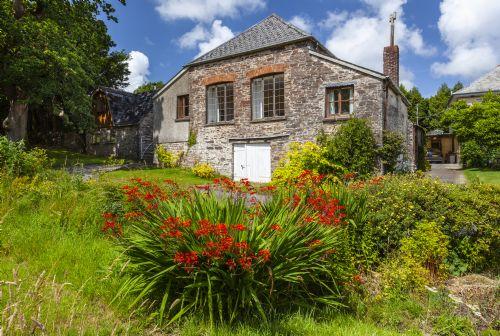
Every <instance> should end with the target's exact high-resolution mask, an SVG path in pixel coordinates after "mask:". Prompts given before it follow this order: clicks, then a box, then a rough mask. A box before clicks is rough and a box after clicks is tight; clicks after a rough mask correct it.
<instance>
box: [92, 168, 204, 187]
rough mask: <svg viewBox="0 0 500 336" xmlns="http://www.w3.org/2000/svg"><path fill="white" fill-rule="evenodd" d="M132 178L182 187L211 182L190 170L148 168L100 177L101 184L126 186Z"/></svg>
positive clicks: (116, 171)
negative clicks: (169, 183) (165, 182)
mask: <svg viewBox="0 0 500 336" xmlns="http://www.w3.org/2000/svg"><path fill="white" fill-rule="evenodd" d="M132 178H142V179H143V180H147V181H152V182H156V183H161V182H163V181H164V180H167V179H169V180H173V181H175V182H177V183H178V184H179V185H180V186H183V187H186V186H191V185H198V184H206V183H208V182H211V180H208V179H203V178H200V177H198V176H196V175H194V174H193V173H192V172H191V171H190V170H188V169H184V168H167V169H160V168H147V169H140V170H139V169H138V170H115V171H112V172H108V173H104V174H102V175H101V176H99V181H100V182H101V183H103V182H104V183H106V182H111V183H116V184H126V183H128V182H129V181H130V179H132Z"/></svg>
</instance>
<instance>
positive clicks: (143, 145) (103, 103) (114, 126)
mask: <svg viewBox="0 0 500 336" xmlns="http://www.w3.org/2000/svg"><path fill="white" fill-rule="evenodd" d="M154 94H155V92H154V91H150V92H144V93H139V94H134V93H130V92H126V91H123V90H119V89H113V88H108V87H99V88H98V89H97V90H95V91H94V93H93V94H92V114H93V116H94V118H95V124H96V129H95V130H94V131H93V132H90V133H88V134H87V136H86V151H87V153H89V154H93V155H97V156H111V155H112V156H115V157H118V158H124V159H129V160H135V161H145V162H146V163H148V164H150V163H152V162H153V153H154V144H153V99H152V98H153V95H154Z"/></svg>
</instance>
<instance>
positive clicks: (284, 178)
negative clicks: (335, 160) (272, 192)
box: [272, 142, 343, 185]
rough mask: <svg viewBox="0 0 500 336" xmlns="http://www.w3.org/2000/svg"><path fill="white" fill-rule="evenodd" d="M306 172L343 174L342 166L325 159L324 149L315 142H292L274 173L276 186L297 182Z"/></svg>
mask: <svg viewBox="0 0 500 336" xmlns="http://www.w3.org/2000/svg"><path fill="white" fill-rule="evenodd" d="M304 170H310V171H312V172H314V173H321V174H323V173H329V172H332V171H337V172H343V169H342V168H341V167H340V166H337V165H334V164H332V163H330V162H329V161H328V160H326V159H325V156H324V149H323V148H322V147H320V146H318V145H317V144H315V143H314V142H305V143H299V142H292V143H291V144H290V145H289V150H288V152H287V153H286V155H285V157H284V158H283V159H281V160H280V162H279V164H278V167H277V168H276V169H275V170H274V172H273V181H272V183H273V184H275V185H284V184H286V183H289V182H295V181H297V179H298V177H299V176H300V174H302V172H303V171H304Z"/></svg>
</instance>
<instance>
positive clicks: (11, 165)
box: [0, 136, 50, 176]
mask: <svg viewBox="0 0 500 336" xmlns="http://www.w3.org/2000/svg"><path fill="white" fill-rule="evenodd" d="M49 166H50V160H49V158H48V157H47V153H46V152H45V150H43V149H39V148H35V149H32V150H27V149H26V146H25V144H24V142H23V141H19V142H12V141H10V140H8V139H7V137H5V136H0V169H1V171H2V173H5V174H8V175H12V176H24V175H26V176H33V175H35V174H37V173H41V172H42V171H44V170H45V169H47V168H48V167H49Z"/></svg>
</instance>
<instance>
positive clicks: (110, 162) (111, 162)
mask: <svg viewBox="0 0 500 336" xmlns="http://www.w3.org/2000/svg"><path fill="white" fill-rule="evenodd" d="M104 164H105V165H106V166H123V165H124V164H125V159H120V158H117V157H116V156H115V155H110V156H109V157H107V158H106V160H105V161H104Z"/></svg>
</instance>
